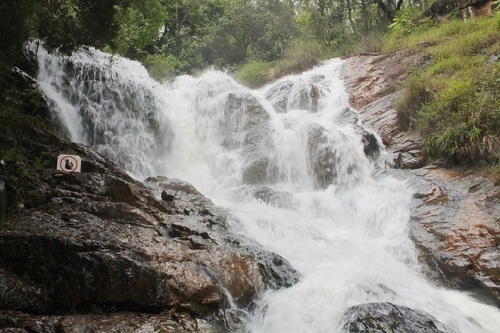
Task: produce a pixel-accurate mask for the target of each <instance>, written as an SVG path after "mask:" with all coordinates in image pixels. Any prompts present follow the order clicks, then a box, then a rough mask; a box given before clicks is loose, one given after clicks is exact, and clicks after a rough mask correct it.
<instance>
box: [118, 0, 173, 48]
mask: <svg viewBox="0 0 500 333" xmlns="http://www.w3.org/2000/svg"><path fill="white" fill-rule="evenodd" d="M114 9H115V15H114V21H115V22H116V25H117V26H118V27H119V30H118V33H117V36H116V37H115V38H114V40H113V46H114V47H113V48H114V49H115V50H116V51H117V52H118V53H120V54H122V55H134V54H135V53H137V52H138V51H139V50H141V49H143V48H145V47H146V46H147V45H149V44H151V43H152V42H153V41H154V40H155V39H156V38H157V37H158V34H159V31H160V28H161V26H162V25H163V22H164V21H165V19H166V17H167V12H166V10H165V8H164V7H163V5H162V4H161V2H160V0H135V1H133V2H132V3H131V4H126V5H116V6H114Z"/></svg>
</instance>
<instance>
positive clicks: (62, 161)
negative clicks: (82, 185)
mask: <svg viewBox="0 0 500 333" xmlns="http://www.w3.org/2000/svg"><path fill="white" fill-rule="evenodd" d="M81 166H82V159H81V158H80V156H76V155H66V154H61V155H59V156H57V170H60V171H64V172H81Z"/></svg>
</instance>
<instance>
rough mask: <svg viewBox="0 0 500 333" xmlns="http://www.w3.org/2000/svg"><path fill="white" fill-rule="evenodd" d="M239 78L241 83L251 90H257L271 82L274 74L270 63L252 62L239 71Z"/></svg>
mask: <svg viewBox="0 0 500 333" xmlns="http://www.w3.org/2000/svg"><path fill="white" fill-rule="evenodd" d="M237 77H238V81H239V82H241V83H243V84H245V85H247V86H249V87H250V88H257V87H259V86H262V85H263V84H265V83H267V82H269V81H270V80H271V79H272V78H273V77H274V74H273V68H272V65H271V64H270V63H267V62H263V61H251V62H249V63H247V64H246V65H244V66H243V68H241V69H240V70H239V72H238V74H237Z"/></svg>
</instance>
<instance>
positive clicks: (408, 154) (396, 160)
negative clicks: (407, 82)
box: [344, 51, 425, 169]
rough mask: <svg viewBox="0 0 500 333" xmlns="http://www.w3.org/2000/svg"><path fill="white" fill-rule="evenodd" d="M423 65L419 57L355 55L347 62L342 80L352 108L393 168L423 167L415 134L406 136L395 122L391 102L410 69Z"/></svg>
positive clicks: (404, 55) (418, 139)
mask: <svg viewBox="0 0 500 333" xmlns="http://www.w3.org/2000/svg"><path fill="white" fill-rule="evenodd" d="M423 61H424V59H423V57H422V55H421V54H418V53H414V54H405V53H404V51H399V52H395V53H394V54H382V55H358V56H354V57H351V58H347V59H346V65H345V70H344V73H345V74H344V80H345V83H346V87H347V89H348V91H349V97H350V98H349V101H350V103H351V105H352V106H353V107H354V108H356V109H357V110H358V111H359V117H360V119H361V121H362V122H363V123H364V124H365V126H367V127H369V128H371V129H373V130H375V131H376V132H377V133H378V134H379V135H380V137H381V139H382V142H383V143H384V145H385V146H386V147H388V148H390V151H391V153H392V162H393V164H394V165H395V166H396V167H400V168H404V169H415V168H419V167H422V166H423V165H424V163H425V156H424V153H423V151H422V149H421V148H420V141H421V137H420V136H419V135H418V133H411V134H408V133H406V132H405V131H404V128H402V126H401V125H400V124H399V122H398V115H397V111H396V109H395V107H394V102H395V101H396V100H397V99H398V98H399V97H400V96H401V92H400V90H399V89H400V88H401V87H400V84H401V82H402V80H404V78H406V77H407V75H408V73H409V69H410V68H412V67H415V66H418V65H420V64H421V63H422V62H423Z"/></svg>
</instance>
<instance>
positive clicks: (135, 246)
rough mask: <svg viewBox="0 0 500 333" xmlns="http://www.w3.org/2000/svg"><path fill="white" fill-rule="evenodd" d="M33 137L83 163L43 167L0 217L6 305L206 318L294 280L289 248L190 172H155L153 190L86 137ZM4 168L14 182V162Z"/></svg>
mask: <svg viewBox="0 0 500 333" xmlns="http://www.w3.org/2000/svg"><path fill="white" fill-rule="evenodd" d="M45 135H46V136H47V137H49V136H50V135H49V134H47V133H45ZM25 139H26V142H25V143H26V144H28V145H29V146H30V147H31V148H32V149H33V150H34V151H40V152H41V151H44V154H47V155H49V156H50V155H51V156H53V159H54V164H55V159H56V158H57V154H56V153H55V151H54V150H59V149H60V150H61V151H68V149H69V150H70V151H71V152H72V153H74V154H77V155H80V156H81V158H82V173H71V174H69V173H62V172H60V171H56V170H54V169H45V170H38V171H36V174H35V175H33V182H29V183H27V184H25V186H26V188H25V189H23V190H24V193H25V199H24V208H22V209H20V210H18V212H17V213H16V214H15V215H14V216H13V217H12V218H10V219H9V220H8V221H7V222H5V224H4V225H3V228H2V229H0V309H2V310H16V311H25V312H29V313H38V314H54V313H56V312H59V311H70V310H72V311H76V312H89V311H91V310H92V309H93V308H96V307H97V308H101V307H105V308H107V309H108V308H112V309H113V311H124V310H126V311H134V312H137V313H156V312H161V311H165V310H170V311H172V312H173V313H175V314H179V315H180V314H185V315H188V317H190V318H191V316H192V317H193V318H208V317H207V316H218V315H219V313H220V311H222V310H223V309H226V308H230V307H231V306H232V305H233V304H234V305H237V306H239V307H242V308H245V307H248V306H249V305H250V304H251V303H252V302H253V300H255V298H256V297H258V295H260V294H262V293H263V292H264V290H265V289H266V288H281V287H284V286H289V285H292V284H293V283H295V282H296V281H297V280H298V278H299V276H298V274H297V273H296V272H295V271H294V270H293V268H291V267H290V265H289V264H288V263H286V262H285V260H284V259H283V258H281V257H279V256H277V255H275V254H273V253H269V252H267V251H265V250H263V249H262V248H260V247H259V246H258V245H257V244H255V243H253V242H252V241H250V240H248V239H245V238H244V237H241V236H237V235H235V234H233V233H232V232H231V231H230V229H229V221H230V220H231V219H233V220H234V218H233V217H231V216H230V215H229V214H228V213H227V212H225V211H223V210H222V209H220V208H218V207H216V206H214V205H213V204H212V203H211V202H210V200H208V199H207V198H205V197H204V196H203V195H202V194H201V193H199V192H198V191H197V190H196V189H195V188H194V187H192V186H191V185H190V184H187V183H184V182H182V181H179V180H169V179H167V178H163V177H157V178H152V179H149V180H148V181H149V183H148V184H150V187H151V189H153V191H154V192H156V193H157V196H155V195H154V194H153V191H152V190H151V189H150V188H147V187H145V186H144V185H143V184H141V183H139V182H137V181H135V180H133V179H132V178H130V177H129V176H128V175H126V174H125V173H124V172H122V171H120V170H119V169H117V168H116V166H114V165H113V164H112V163H110V162H108V161H106V160H105V159H104V158H102V157H100V155H98V154H97V153H95V152H94V151H93V150H91V149H89V148H86V147H83V146H81V145H78V144H67V143H63V142H60V141H58V139H57V138H56V137H50V139H49V141H53V142H54V145H51V146H44V143H43V141H45V140H38V142H33V141H31V140H30V139H28V138H25ZM19 142H20V143H23V140H19ZM1 172H2V174H1V175H0V176H1V177H0V179H1V180H2V181H4V182H8V181H9V179H10V178H9V177H8V175H9V173H10V172H12V170H10V169H8V168H7V169H2V170H1ZM163 192H165V193H170V195H171V197H169V200H160V199H159V197H160V196H161V193H163ZM65 318H66V317H65ZM78 318H80V317H78ZM78 318H77V319H74V320H80V319H81V318H80V319H78ZM66 319H67V320H70V319H68V318H66ZM66 319H64V320H65V322H67V321H66ZM58 320H59V319H58ZM80 324H81V325H83V326H86V325H87V324H85V323H80ZM80 324H79V325H80ZM61 325H62V324H61ZM70 326H71V325H70ZM83 326H82V327H83ZM49 331H50V330H49ZM111 331H113V330H111ZM116 331H118V330H116ZM185 331H186V332H198V331H197V330H195V329H185ZM57 332H59V331H57ZM62 332H73V331H72V330H71V329H68V330H62Z"/></svg>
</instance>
